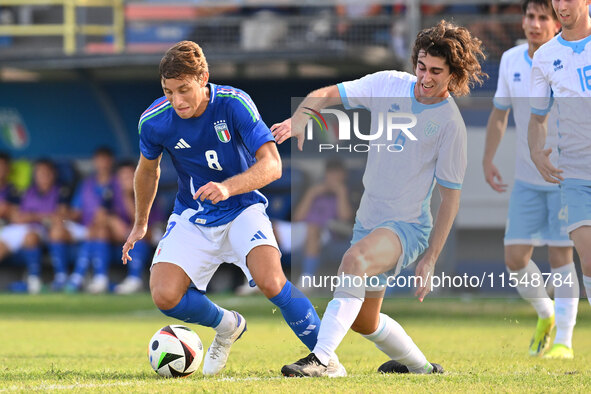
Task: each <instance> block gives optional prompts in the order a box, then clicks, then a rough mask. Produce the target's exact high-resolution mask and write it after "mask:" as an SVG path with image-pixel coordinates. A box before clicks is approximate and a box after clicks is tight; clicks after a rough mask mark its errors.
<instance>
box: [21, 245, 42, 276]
mask: <svg viewBox="0 0 591 394" xmlns="http://www.w3.org/2000/svg"><path fill="white" fill-rule="evenodd" d="M23 257H24V259H25V264H26V265H27V271H28V273H29V275H32V276H39V275H41V248H40V247H36V248H24V249H23Z"/></svg>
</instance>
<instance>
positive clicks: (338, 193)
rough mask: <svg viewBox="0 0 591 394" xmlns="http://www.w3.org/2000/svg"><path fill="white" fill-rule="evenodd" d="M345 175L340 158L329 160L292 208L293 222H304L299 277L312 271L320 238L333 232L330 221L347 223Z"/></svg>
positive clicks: (314, 272) (313, 273)
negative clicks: (302, 256) (320, 179)
mask: <svg viewBox="0 0 591 394" xmlns="http://www.w3.org/2000/svg"><path fill="white" fill-rule="evenodd" d="M346 176H347V173H346V169H345V167H344V164H343V163H342V162H341V161H340V160H336V159H333V160H329V161H328V162H327V163H326V167H325V173H324V179H323V180H322V181H321V182H320V183H318V184H316V185H314V186H312V187H311V188H309V189H308V190H307V191H306V193H305V194H304V197H303V198H302V200H301V202H300V203H299V205H298V206H297V208H296V211H295V213H294V216H293V221H294V222H305V223H306V227H307V231H306V242H305V245H304V260H303V264H302V271H301V274H302V276H313V275H315V274H316V271H317V270H318V265H319V260H320V259H319V255H320V249H321V247H322V245H323V238H324V241H325V242H324V243H326V241H327V240H326V238H329V239H330V238H331V237H333V236H334V235H335V234H334V233H333V232H331V231H330V230H329V226H330V225H331V223H332V222H348V221H350V220H351V218H352V216H353V212H352V209H351V204H350V202H349V192H348V191H347V185H346V183H345V180H346ZM326 234H328V236H326ZM300 285H301V281H300Z"/></svg>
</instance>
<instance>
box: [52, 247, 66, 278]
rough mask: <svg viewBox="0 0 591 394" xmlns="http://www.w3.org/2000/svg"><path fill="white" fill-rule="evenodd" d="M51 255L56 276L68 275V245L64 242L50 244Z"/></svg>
mask: <svg viewBox="0 0 591 394" xmlns="http://www.w3.org/2000/svg"><path fill="white" fill-rule="evenodd" d="M49 255H50V256H51V262H52V264H53V273H54V275H56V276H58V275H61V276H64V275H66V271H67V265H68V245H67V244H65V243H64V242H50V243H49Z"/></svg>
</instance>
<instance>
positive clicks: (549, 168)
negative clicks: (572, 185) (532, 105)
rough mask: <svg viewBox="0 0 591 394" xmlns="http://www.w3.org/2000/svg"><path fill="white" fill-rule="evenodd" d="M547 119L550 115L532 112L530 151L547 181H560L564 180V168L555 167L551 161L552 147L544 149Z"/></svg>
mask: <svg viewBox="0 0 591 394" xmlns="http://www.w3.org/2000/svg"><path fill="white" fill-rule="evenodd" d="M547 119H548V115H536V114H533V113H532V114H531V117H530V119H529V127H528V130H527V143H528V145H529V153H530V156H531V159H532V161H533V162H534V164H535V165H536V168H537V169H538V171H539V172H540V174H542V177H543V178H544V179H545V180H546V181H547V182H550V183H560V181H563V180H564V178H563V177H562V175H560V174H561V173H562V170H559V169H558V168H556V167H554V166H553V165H552V162H550V153H551V152H552V148H548V149H544V145H546V134H547V129H546V127H547Z"/></svg>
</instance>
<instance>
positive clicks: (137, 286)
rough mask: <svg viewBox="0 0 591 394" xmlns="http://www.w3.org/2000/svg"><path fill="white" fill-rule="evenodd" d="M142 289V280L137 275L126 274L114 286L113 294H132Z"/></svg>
mask: <svg viewBox="0 0 591 394" xmlns="http://www.w3.org/2000/svg"><path fill="white" fill-rule="evenodd" d="M143 290H144V282H143V281H142V280H141V279H140V278H138V277H137V276H128V277H127V278H125V279H124V280H123V282H121V283H119V284H118V285H117V286H115V294H133V293H140V292H142V291H143Z"/></svg>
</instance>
